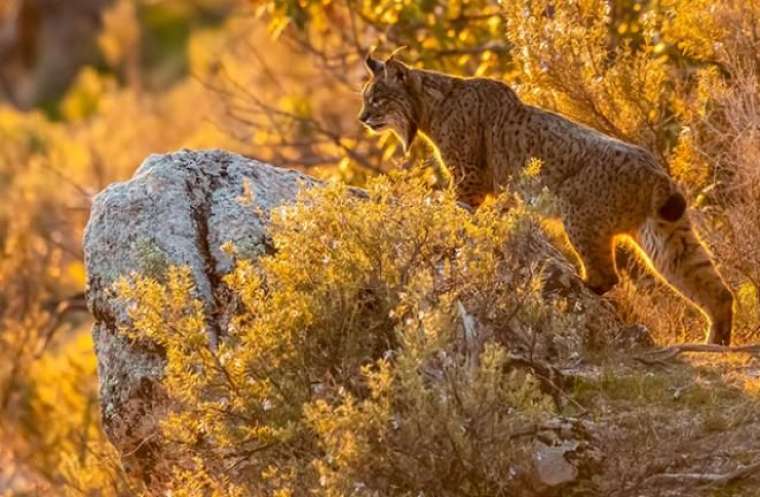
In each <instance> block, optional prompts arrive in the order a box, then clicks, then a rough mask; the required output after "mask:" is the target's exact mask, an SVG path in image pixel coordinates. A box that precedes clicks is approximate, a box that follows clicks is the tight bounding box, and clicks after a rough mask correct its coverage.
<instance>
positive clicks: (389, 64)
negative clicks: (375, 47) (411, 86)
mask: <svg viewBox="0 0 760 497" xmlns="http://www.w3.org/2000/svg"><path fill="white" fill-rule="evenodd" d="M384 67H385V79H387V80H388V81H398V82H401V83H404V82H406V80H407V77H408V76H409V66H407V65H406V64H404V63H403V62H401V61H400V60H396V59H394V58H393V57H392V56H391V57H389V58H388V60H386V61H385V64H384Z"/></svg>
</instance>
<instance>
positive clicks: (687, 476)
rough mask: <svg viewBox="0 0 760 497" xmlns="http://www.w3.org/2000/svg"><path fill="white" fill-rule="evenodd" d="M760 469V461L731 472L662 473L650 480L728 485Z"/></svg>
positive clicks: (712, 485) (715, 485)
mask: <svg viewBox="0 0 760 497" xmlns="http://www.w3.org/2000/svg"><path fill="white" fill-rule="evenodd" d="M758 471H760V462H756V463H753V464H750V465H748V466H742V467H740V468H738V469H736V470H734V471H731V472H729V473H724V474H719V473H662V474H659V475H654V476H652V477H650V478H649V482H650V483H652V482H657V481H659V482H662V483H671V484H676V483H677V484H689V483H691V484H701V485H705V486H709V487H717V486H721V485H728V484H729V483H733V482H735V481H738V480H743V479H745V478H748V477H750V476H752V474H754V473H756V472H758Z"/></svg>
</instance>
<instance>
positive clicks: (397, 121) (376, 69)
mask: <svg viewBox="0 0 760 497" xmlns="http://www.w3.org/2000/svg"><path fill="white" fill-rule="evenodd" d="M397 51H398V50H397ZM395 54H396V52H394V53H393V54H392V55H391V56H390V57H389V58H388V59H387V60H386V61H385V62H382V61H380V60H377V59H375V58H373V57H372V54H369V55H367V58H366V59H365V60H364V64H365V66H366V67H367V71H368V72H369V74H370V77H371V79H370V80H369V82H367V84H366V85H365V86H364V89H363V91H362V98H363V105H362V111H361V113H360V114H359V121H361V122H362V123H363V124H364V125H365V126H367V127H368V128H370V129H372V130H373V131H378V132H379V131H383V130H385V129H390V130H391V131H393V132H394V133H395V134H396V136H398V137H399V139H400V140H401V142H402V143H403V144H404V150H408V149H409V147H410V146H411V144H412V142H413V141H414V137H415V136H416V135H417V122H418V117H419V116H418V113H419V110H418V109H419V104H418V103H417V97H416V95H417V94H418V92H417V91H415V90H416V87H417V86H418V82H417V80H418V76H417V75H416V74H415V72H414V71H413V70H412V69H411V68H409V66H407V65H406V64H404V63H403V62H400V61H398V60H396V59H394V55H395Z"/></svg>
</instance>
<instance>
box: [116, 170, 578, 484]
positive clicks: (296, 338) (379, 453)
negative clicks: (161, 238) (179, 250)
mask: <svg viewBox="0 0 760 497" xmlns="http://www.w3.org/2000/svg"><path fill="white" fill-rule="evenodd" d="M507 197H508V195H506V194H505V195H503V196H502V197H500V198H497V199H494V200H492V201H489V202H488V203H487V204H486V205H484V206H483V207H482V208H481V209H480V210H478V212H477V213H476V214H474V215H471V214H469V213H468V212H467V211H465V210H464V209H462V208H461V207H459V206H458V205H457V203H456V201H455V199H454V196H453V193H452V192H449V191H446V192H439V193H434V192H431V191H429V190H428V187H427V186H426V185H425V184H424V182H422V181H421V180H419V179H414V178H413V175H412V174H406V175H400V176H396V175H394V176H392V177H390V178H388V177H381V178H378V179H376V180H373V181H371V182H370V184H369V185H368V198H366V199H365V198H363V197H362V196H357V195H355V194H352V193H351V192H350V191H349V190H347V189H346V187H345V186H343V185H341V184H334V185H331V186H327V187H323V188H316V189H313V190H311V191H306V192H302V193H301V194H300V197H299V200H298V201H297V202H296V203H295V204H293V205H292V206H288V207H283V208H281V209H279V210H278V211H276V212H275V213H274V214H273V219H272V229H271V234H272V239H273V241H274V246H275V248H276V254H275V255H272V256H266V257H264V258H262V259H261V260H260V261H259V262H257V263H254V262H252V261H250V260H246V259H239V260H238V261H237V265H236V269H235V270H234V271H233V272H232V273H231V274H230V275H228V276H227V277H226V278H225V282H226V284H227V285H228V286H229V287H230V289H231V290H232V291H233V293H234V295H235V301H236V302H238V305H239V309H238V312H237V315H236V317H235V318H234V319H233V321H232V323H231V325H230V327H229V330H228V334H227V336H225V337H224V338H223V339H222V340H220V343H219V344H218V348H217V349H216V350H215V349H214V348H212V347H211V346H210V344H209V340H208V337H207V335H206V333H207V329H206V325H205V322H204V316H203V306H202V304H201V303H200V302H199V301H198V300H196V299H194V298H193V296H192V295H193V285H192V281H191V278H190V273H189V272H188V270H187V269H183V268H172V269H170V270H169V271H168V273H167V276H166V279H165V282H164V283H160V282H158V281H156V280H154V279H151V278H148V277H145V276H140V275H135V276H132V277H129V278H124V279H122V280H121V281H120V282H119V283H118V285H117V289H118V294H119V295H120V296H121V298H123V299H125V301H127V302H129V303H130V307H129V308H130V310H131V311H130V314H131V317H132V320H133V328H132V329H131V330H129V331H126V332H127V333H129V335H130V336H131V337H133V338H140V339H150V340H152V341H154V342H156V343H158V344H160V345H161V346H162V347H163V348H164V349H165V350H166V356H167V361H168V364H167V368H166V379H165V384H166V386H167V389H168V391H169V393H170V395H172V397H173V398H174V399H175V400H176V403H177V409H176V411H175V412H174V413H173V414H172V415H170V416H169V417H168V419H167V420H166V422H165V423H164V424H163V433H164V436H165V437H166V439H167V442H166V443H167V447H171V451H170V453H169V454H168V455H167V457H172V458H173V457H176V458H177V463H176V464H177V465H178V467H181V466H182V465H183V464H185V463H186V461H188V460H197V459H198V458H200V460H202V461H203V464H199V465H197V466H196V469H197V470H198V471H200V468H204V467H205V468H211V467H228V468H229V467H230V465H233V466H234V467H236V468H239V471H240V472H239V473H230V472H229V471H227V472H224V474H225V475H226V476H227V477H231V478H232V482H233V483H235V484H238V485H243V487H244V488H246V489H247V492H249V493H261V492H272V493H276V492H280V493H281V494H282V495H306V493H307V492H308V490H307V489H312V491H314V492H317V493H319V494H321V495H344V494H345V493H346V492H349V491H350V490H351V489H352V488H354V486H355V485H356V484H357V482H361V485H362V488H363V490H362V492H363V493H364V492H366V493H368V494H371V493H372V492H373V491H375V492H380V493H383V494H385V493H388V492H390V491H391V489H393V488H396V489H405V490H404V491H406V492H412V493H416V492H418V491H421V490H423V489H428V490H430V489H435V488H439V489H440V490H441V491H443V490H444V489H446V490H447V491H452V489H453V488H458V489H460V490H461V491H462V492H464V493H466V494H468V495H493V494H494V493H499V492H506V491H507V490H508V489H509V488H511V487H513V486H514V485H517V484H518V482H517V481H516V480H515V481H510V480H509V479H507V480H504V479H503V478H502V477H501V475H503V474H504V473H505V472H507V471H510V470H514V468H518V467H520V465H521V464H522V463H521V458H520V454H521V453H522V452H521V451H522V450H524V449H525V447H524V446H523V444H521V443H517V442H516V443H513V444H511V445H508V446H505V445H504V444H503V440H505V439H507V438H508V437H509V436H510V433H513V432H515V431H519V430H520V429H522V428H523V427H524V426H525V424H526V423H529V422H531V420H536V419H541V418H543V417H545V416H546V415H547V414H549V413H551V412H552V410H553V407H552V406H553V403H552V402H551V400H550V398H549V397H547V396H546V395H545V394H543V393H542V392H541V389H540V388H539V385H538V383H537V381H536V380H535V379H534V378H533V377H532V376H531V375H530V374H526V373H525V372H522V371H520V370H519V369H515V368H514V366H512V365H511V362H510V359H509V356H508V354H507V352H506V349H505V346H504V345H503V344H501V343H499V342H498V340H497V339H496V337H497V336H499V335H498V334H499V333H506V335H502V336H504V337H506V336H509V334H510V333H511V332H510V331H508V330H509V328H510V327H511V326H524V325H517V323H539V322H541V323H544V325H547V324H548V323H550V322H551V318H550V319H547V317H548V316H554V318H553V319H555V321H556V322H557V323H558V324H557V327H558V328H559V327H560V326H567V325H568V324H569V323H568V322H567V321H566V320H565V319H564V318H563V317H562V310H561V309H560V308H556V307H554V306H552V305H551V304H547V303H545V302H544V301H543V300H542V299H541V297H540V292H539V291H538V287H537V286H536V285H535V282H534V280H533V275H532V273H531V272H530V271H526V270H525V268H522V267H520V266H519V264H518V262H517V260H516V259H513V258H512V257H511V256H510V254H509V253H508V252H505V250H504V249H503V247H504V245H503V243H504V241H505V240H507V241H508V240H510V239H514V240H515V242H514V243H517V240H519V239H520V237H521V236H524V235H522V233H523V231H522V230H525V229H529V228H528V226H527V225H526V223H529V221H528V220H527V219H525V218H524V216H525V214H523V213H522V212H521V211H520V210H519V209H517V210H512V211H511V213H510V214H505V210H504V207H505V202H508V201H509V199H508V198H507ZM227 250H228V251H231V252H234V248H232V247H227ZM506 274H509V275H510V277H509V281H507V278H505V275H506ZM519 289H522V290H519ZM463 305H464V306H466V307H467V311H468V312H472V313H475V314H476V315H478V316H479V317H481V318H482V319H484V320H485V319H487V320H488V322H491V323H494V324H493V326H497V327H501V331H497V330H495V331H494V333H495V335H494V337H493V338H492V339H490V340H488V341H487V342H486V343H481V344H479V345H478V344H476V345H472V346H471V347H470V348H465V349H463V348H462V347H461V343H462V338H461V335H460V334H461V333H466V332H465V331H462V324H461V321H460V320H461V319H463V318H462V317H461V309H462V306H463ZM497 323H499V324H497ZM559 323H563V324H561V325H560V324H559ZM528 326H530V325H529V324H528ZM465 341H466V340H465ZM198 440H204V444H202V445H198V444H197V441H198ZM169 441H171V442H169ZM183 461H184V462H183ZM510 468H511V469H510ZM231 474H234V475H237V476H230V475H231ZM251 475H262V476H264V478H263V479H260V480H259V479H257V478H252V477H251ZM203 478H207V479H209V482H207V483H208V485H210V486H208V487H205V488H212V487H213V486H214V485H218V484H219V482H220V480H219V478H220V475H219V474H218V473H216V472H213V471H211V470H209V471H208V472H207V473H206V476H204V477H203ZM211 481H213V482H216V483H213V484H212V483H210V482H211ZM175 484H177V485H180V486H181V485H183V480H181V479H180V480H177V481H176V482H175Z"/></svg>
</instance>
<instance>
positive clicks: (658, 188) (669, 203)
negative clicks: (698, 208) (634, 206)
mask: <svg viewBox="0 0 760 497" xmlns="http://www.w3.org/2000/svg"><path fill="white" fill-rule="evenodd" d="M652 204H653V205H652V207H653V210H654V211H655V212H656V215H657V217H659V218H661V219H664V220H665V221H669V222H671V223H673V222H676V221H678V220H679V219H681V217H682V216H683V215H684V212H686V198H684V196H683V194H682V193H681V192H679V191H678V190H677V188H676V186H675V184H673V182H672V181H671V180H670V178H668V177H667V176H663V177H661V178H660V181H658V182H657V184H656V185H655V187H654V191H653V192H652Z"/></svg>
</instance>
